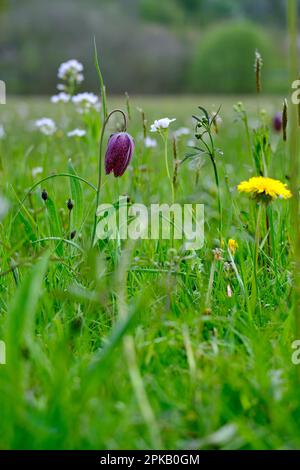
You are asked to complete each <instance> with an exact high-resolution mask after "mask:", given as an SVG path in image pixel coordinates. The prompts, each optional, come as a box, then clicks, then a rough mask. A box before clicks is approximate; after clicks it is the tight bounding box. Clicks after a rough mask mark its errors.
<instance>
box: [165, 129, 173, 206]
mask: <svg viewBox="0 0 300 470" xmlns="http://www.w3.org/2000/svg"><path fill="white" fill-rule="evenodd" d="M163 140H164V144H165V164H166V170H167V176H168V179H169V181H170V185H171V191H172V202H174V198H175V195H174V186H173V181H172V178H171V175H170V169H169V162H168V134H166V135H165V136H163Z"/></svg>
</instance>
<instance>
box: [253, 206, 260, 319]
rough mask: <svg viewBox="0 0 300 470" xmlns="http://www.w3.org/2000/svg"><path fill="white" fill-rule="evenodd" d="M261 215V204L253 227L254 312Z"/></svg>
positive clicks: (254, 306)
mask: <svg viewBox="0 0 300 470" xmlns="http://www.w3.org/2000/svg"><path fill="white" fill-rule="evenodd" d="M261 216H262V205H261V204H260V205H259V207H258V213H257V219H256V229H255V243H254V256H253V275H252V291H251V311H252V314H254V313H255V309H256V301H257V294H258V283H257V267H258V253H259V239H260V223H261Z"/></svg>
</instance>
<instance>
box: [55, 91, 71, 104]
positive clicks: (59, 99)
mask: <svg viewBox="0 0 300 470" xmlns="http://www.w3.org/2000/svg"><path fill="white" fill-rule="evenodd" d="M70 99H71V96H70V95H69V94H68V93H65V92H64V91H61V92H60V93H58V94H57V95H53V96H51V103H55V104H56V103H68V101H70Z"/></svg>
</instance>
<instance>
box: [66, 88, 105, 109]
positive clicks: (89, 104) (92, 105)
mask: <svg viewBox="0 0 300 470" xmlns="http://www.w3.org/2000/svg"><path fill="white" fill-rule="evenodd" d="M72 103H74V104H75V106H76V109H77V111H78V112H79V113H86V112H88V111H90V110H91V109H96V110H99V108H100V101H99V98H98V96H97V95H95V94H94V93H89V92H84V93H78V94H77V95H75V96H73V97H72Z"/></svg>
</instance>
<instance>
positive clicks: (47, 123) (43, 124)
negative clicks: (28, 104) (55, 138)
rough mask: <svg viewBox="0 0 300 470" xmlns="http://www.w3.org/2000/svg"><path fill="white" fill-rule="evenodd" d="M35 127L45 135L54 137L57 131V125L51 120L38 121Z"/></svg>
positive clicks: (42, 119)
mask: <svg viewBox="0 0 300 470" xmlns="http://www.w3.org/2000/svg"><path fill="white" fill-rule="evenodd" d="M35 127H36V128H37V129H38V130H39V131H40V132H41V133H42V134H44V135H53V134H54V133H55V132H56V130H57V127H56V124H55V122H54V121H53V119H51V118H41V119H37V120H36V121H35Z"/></svg>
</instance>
